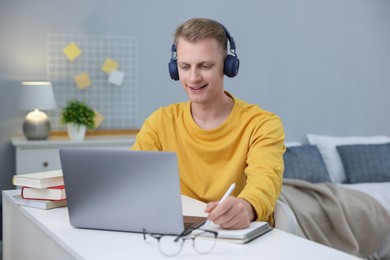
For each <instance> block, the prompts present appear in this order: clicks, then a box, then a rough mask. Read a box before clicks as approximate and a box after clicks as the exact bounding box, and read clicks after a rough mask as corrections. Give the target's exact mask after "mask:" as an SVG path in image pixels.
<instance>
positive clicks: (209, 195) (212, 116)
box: [132, 19, 285, 229]
mask: <svg viewBox="0 0 390 260" xmlns="http://www.w3.org/2000/svg"><path fill="white" fill-rule="evenodd" d="M228 40H229V42H230V47H231V48H230V49H231V52H232V54H233V55H231V54H229V55H228V54H227V41H228ZM175 53H176V54H177V57H176V55H175ZM238 66H239V60H238V57H237V55H236V53H235V43H234V40H233V38H232V37H231V36H230V34H229V32H228V31H227V30H226V28H225V27H224V26H222V25H221V24H220V23H218V22H216V21H214V20H210V19H191V20H188V21H187V22H185V23H184V24H182V25H180V26H179V27H178V28H177V30H176V34H175V40H174V44H173V45H172V58H171V61H170V63H169V72H170V75H171V78H172V79H174V80H180V82H181V84H182V86H183V88H184V90H185V92H186V93H187V95H188V97H189V101H187V102H183V103H179V104H173V105H170V106H167V107H162V108H159V109H158V110H156V111H155V112H154V113H152V115H150V117H149V118H147V119H146V121H145V123H144V124H143V126H142V128H141V130H140V132H139V133H138V135H137V138H136V142H135V144H134V145H133V147H132V149H133V150H157V151H171V152H176V154H177V156H178V161H179V172H180V183H181V192H182V193H183V194H185V195H187V196H189V197H192V198H195V199H198V200H201V201H204V202H208V205H207V207H206V209H205V211H206V212H207V213H209V215H208V218H209V220H211V221H213V222H214V223H216V224H220V225H221V226H222V227H224V228H230V229H239V228H245V227H247V226H248V225H249V224H250V222H251V221H254V220H257V221H270V222H273V210H274V207H275V203H276V200H277V198H278V196H279V193H280V191H281V187H282V177H283V169H284V164H283V153H284V151H285V146H284V130H283V126H282V122H281V120H280V118H279V117H278V116H276V115H275V114H273V113H271V112H268V111H265V110H263V109H261V108H260V107H259V106H257V105H251V104H248V103H246V102H244V101H242V100H240V99H237V98H235V97H233V96H232V95H231V94H230V93H228V92H226V91H225V90H224V74H225V75H227V76H229V77H234V76H235V75H236V74H237V72H238ZM232 183H236V188H235V190H234V191H233V193H232V194H231V196H229V197H228V198H227V199H226V200H225V201H224V202H223V203H221V204H219V205H218V206H217V203H218V200H219V199H221V197H222V196H223V195H224V193H225V191H226V190H227V189H228V187H229V186H230V185H231V184H232Z"/></svg>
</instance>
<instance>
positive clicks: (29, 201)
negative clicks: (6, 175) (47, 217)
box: [12, 170, 66, 209]
mask: <svg viewBox="0 0 390 260" xmlns="http://www.w3.org/2000/svg"><path fill="white" fill-rule="evenodd" d="M12 184H13V185H15V186H18V187H20V188H21V189H20V194H18V195H16V196H14V202H15V203H16V204H19V205H24V206H30V207H35V208H41V209H51V208H57V207H63V206H66V194H65V187H64V179H63V177H62V171H61V170H56V171H47V172H37V173H29V174H21V175H14V176H13V177H12Z"/></svg>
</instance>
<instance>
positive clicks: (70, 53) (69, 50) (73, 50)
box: [64, 42, 81, 61]
mask: <svg viewBox="0 0 390 260" xmlns="http://www.w3.org/2000/svg"><path fill="white" fill-rule="evenodd" d="M64 53H65V55H66V57H68V59H69V60H70V61H73V60H74V59H76V58H77V57H78V56H79V55H80V54H81V50H80V48H79V47H78V46H77V45H76V43H74V42H71V43H69V44H68V46H66V47H65V48H64Z"/></svg>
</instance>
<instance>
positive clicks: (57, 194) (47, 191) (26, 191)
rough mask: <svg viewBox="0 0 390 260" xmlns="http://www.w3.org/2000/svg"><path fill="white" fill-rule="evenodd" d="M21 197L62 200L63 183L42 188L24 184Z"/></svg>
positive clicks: (63, 193)
mask: <svg viewBox="0 0 390 260" xmlns="http://www.w3.org/2000/svg"><path fill="white" fill-rule="evenodd" d="M21 195H22V198H23V199H34V200H64V199H66V194H65V187H64V185H60V186H53V187H48V188H44V189H38V188H31V187H27V186H24V187H22V192H21Z"/></svg>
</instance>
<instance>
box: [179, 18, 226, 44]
mask: <svg viewBox="0 0 390 260" xmlns="http://www.w3.org/2000/svg"><path fill="white" fill-rule="evenodd" d="M174 37H175V45H176V48H177V44H178V41H179V39H180V38H182V39H184V40H186V41H189V42H197V41H199V40H204V39H209V38H213V39H216V40H217V43H218V45H220V46H221V48H222V50H223V51H227V37H226V32H225V28H224V27H223V26H222V25H221V24H220V23H219V22H217V21H214V20H212V19H206V18H193V19H190V20H188V21H186V22H184V23H183V24H181V25H179V26H178V27H177V29H176V32H175V35H174Z"/></svg>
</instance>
